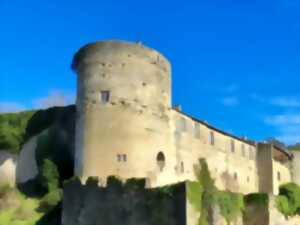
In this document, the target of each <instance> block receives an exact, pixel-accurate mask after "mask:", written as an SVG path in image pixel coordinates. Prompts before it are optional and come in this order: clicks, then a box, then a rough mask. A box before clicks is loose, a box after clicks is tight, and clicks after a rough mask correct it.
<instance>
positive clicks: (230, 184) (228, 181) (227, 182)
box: [221, 172, 240, 192]
mask: <svg viewBox="0 0 300 225" xmlns="http://www.w3.org/2000/svg"><path fill="white" fill-rule="evenodd" d="M237 178H238V177H237V174H234V175H230V174H229V173H228V172H223V173H222V174H221V180H222V183H223V185H224V187H226V189H227V190H230V191H233V192H239V189H240V187H239V184H238V182H237Z"/></svg>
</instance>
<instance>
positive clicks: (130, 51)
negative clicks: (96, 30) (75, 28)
mask: <svg viewBox="0 0 300 225" xmlns="http://www.w3.org/2000/svg"><path fill="white" fill-rule="evenodd" d="M121 53H126V54H127V55H128V57H129V56H131V55H135V56H136V57H140V58H148V59H149V60H151V61H152V62H157V61H158V62H159V64H160V65H163V66H164V67H165V68H166V69H167V70H168V71H169V70H170V68H171V64H170V62H169V61H168V59H167V58H166V57H165V56H164V55H163V54H162V53H160V52H158V51H157V50H155V49H152V48H150V47H147V46H145V45H143V44H142V43H141V42H130V41H124V40H103V41H97V42H92V43H88V44H86V45H84V46H83V47H81V48H80V49H79V50H78V51H77V52H76V53H75V55H74V57H73V60H72V65H71V67H72V69H73V70H75V71H76V70H77V68H78V66H79V65H80V63H81V62H82V61H89V59H91V58H93V57H94V58H95V57H97V56H99V54H100V55H101V54H103V55H109V56H112V55H114V54H115V55H120V54H121Z"/></svg>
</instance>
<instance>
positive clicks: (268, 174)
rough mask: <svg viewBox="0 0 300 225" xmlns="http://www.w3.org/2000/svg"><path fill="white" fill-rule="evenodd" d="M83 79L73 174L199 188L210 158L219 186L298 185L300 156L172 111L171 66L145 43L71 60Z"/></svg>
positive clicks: (85, 51) (112, 45)
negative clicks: (201, 165)
mask: <svg viewBox="0 0 300 225" xmlns="http://www.w3.org/2000/svg"><path fill="white" fill-rule="evenodd" d="M72 68H73V70H74V71H75V72H76V73H77V102H76V107H77V118H76V143H75V149H76V152H75V174H76V175H77V176H79V177H80V178H81V179H82V181H85V180H86V179H87V178H88V177H90V176H96V177H98V178H99V180H100V183H101V184H103V185H105V182H106V178H107V177H108V176H110V175H116V176H118V177H120V178H121V179H127V178H132V177H135V178H146V181H147V186H148V187H156V186H162V185H166V184H172V183H177V182H181V181H184V180H195V179H196V178H195V174H194V166H195V165H196V164H197V163H198V159H199V158H205V159H206V161H207V163H208V166H209V169H210V172H211V174H212V175H213V177H214V179H215V182H216V186H217V187H218V188H219V189H221V190H230V191H233V192H240V193H244V194H247V193H252V192H266V193H270V194H277V193H278V187H279V185H281V184H283V183H287V182H291V181H293V182H296V183H300V175H299V174H297V172H296V171H299V169H300V168H299V167H300V155H299V154H298V153H297V152H294V153H292V152H288V151H286V150H285V149H282V148H281V147H278V146H276V145H273V144H268V143H258V142H255V141H250V140H247V139H245V138H240V137H236V136H234V135H232V134H229V133H227V132H224V131H222V130H219V129H217V128H216V127H213V126H211V125H209V124H208V123H206V122H204V121H201V120H198V119H196V118H193V117H191V116H189V115H187V114H185V113H184V112H182V111H181V109H180V108H172V104H171V66H170V63H169V62H168V60H167V59H166V58H165V57H164V56H163V55H161V54H160V53H158V52H157V51H155V50H153V49H150V48H147V47H145V46H143V45H142V44H140V43H128V42H123V41H103V42H97V43H93V44H88V45H86V46H84V47H83V48H82V49H80V50H79V51H78V52H77V53H76V55H75V56H74V59H73V64H72Z"/></svg>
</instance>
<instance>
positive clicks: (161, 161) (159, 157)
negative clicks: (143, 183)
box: [156, 152, 166, 171]
mask: <svg viewBox="0 0 300 225" xmlns="http://www.w3.org/2000/svg"><path fill="white" fill-rule="evenodd" d="M156 162H157V165H158V167H159V170H160V171H163V169H164V167H165V165H166V157H165V155H164V153H163V152H159V153H158V154H157V156H156Z"/></svg>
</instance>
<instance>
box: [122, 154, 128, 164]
mask: <svg viewBox="0 0 300 225" xmlns="http://www.w3.org/2000/svg"><path fill="white" fill-rule="evenodd" d="M123 161H124V162H126V161H127V155H126V154H124V155H123Z"/></svg>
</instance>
